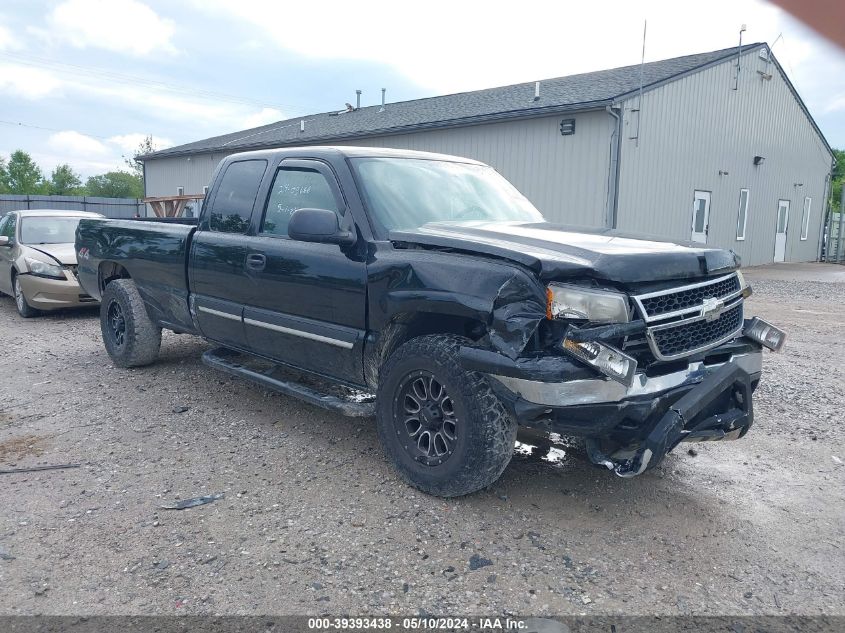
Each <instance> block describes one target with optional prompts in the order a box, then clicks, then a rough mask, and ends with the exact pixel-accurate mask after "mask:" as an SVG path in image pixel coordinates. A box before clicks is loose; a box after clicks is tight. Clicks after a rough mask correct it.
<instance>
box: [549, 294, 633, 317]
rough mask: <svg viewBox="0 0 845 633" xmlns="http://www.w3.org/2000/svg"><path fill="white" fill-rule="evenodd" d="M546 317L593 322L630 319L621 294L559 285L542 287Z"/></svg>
mask: <svg viewBox="0 0 845 633" xmlns="http://www.w3.org/2000/svg"><path fill="white" fill-rule="evenodd" d="M546 317H547V318H549V319H583V320H585V321H592V322H595V323H627V322H628V321H629V320H630V319H629V314H628V299H627V297H626V296H625V295H623V294H620V293H618V292H607V291H605V290H593V289H592V288H581V287H579V286H565V285H563V284H549V285H548V286H547V287H546Z"/></svg>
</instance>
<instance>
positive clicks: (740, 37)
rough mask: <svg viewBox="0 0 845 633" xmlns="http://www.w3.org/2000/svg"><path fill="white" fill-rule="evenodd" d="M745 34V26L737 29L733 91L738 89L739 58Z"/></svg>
mask: <svg viewBox="0 0 845 633" xmlns="http://www.w3.org/2000/svg"><path fill="white" fill-rule="evenodd" d="M743 33H745V25H744V24H743V25H742V26H741V27H739V48H737V51H736V76H735V77H734V90H737V89H739V58H740V57H742V34H743Z"/></svg>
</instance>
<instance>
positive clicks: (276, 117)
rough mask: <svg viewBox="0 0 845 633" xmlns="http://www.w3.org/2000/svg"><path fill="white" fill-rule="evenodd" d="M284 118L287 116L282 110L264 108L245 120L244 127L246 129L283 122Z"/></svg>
mask: <svg viewBox="0 0 845 633" xmlns="http://www.w3.org/2000/svg"><path fill="white" fill-rule="evenodd" d="M284 118H285V115H284V114H282V111H281V110H277V109H276V108H262V109H261V110H259V111H258V112H254V113H252V114H250V115H249V116H247V117H246V118H244V120H243V126H242V127H243V128H245V129H249V128H253V127H259V126H261V125H266V124H268V123H275V122H276V121H281V120H283V119H284Z"/></svg>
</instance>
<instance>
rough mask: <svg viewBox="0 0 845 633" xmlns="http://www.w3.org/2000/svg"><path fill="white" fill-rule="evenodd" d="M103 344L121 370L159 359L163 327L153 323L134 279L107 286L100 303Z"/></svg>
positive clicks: (121, 280)
mask: <svg viewBox="0 0 845 633" xmlns="http://www.w3.org/2000/svg"><path fill="white" fill-rule="evenodd" d="M100 329H101V330H102V333H103V344H104V345H105V347H106V351H107V352H108V353H109V356H110V357H111V359H112V361H113V362H114V364H115V365H117V366H118V367H141V366H142V365H149V364H150V363H152V362H155V360H156V359H157V358H158V352H159V349H160V348H161V328H160V327H158V326H157V325H156V324H155V323H153V321H152V319H150V315H149V314H147V308H146V306H145V305H144V300H143V299H141V295H140V294H138V288H137V287H136V286H135V282H134V281H132V280H131V279H116V280H114V281H112V282H111V283H109V285H108V286H106V290H105V292H103V298H102V300H101V302H100Z"/></svg>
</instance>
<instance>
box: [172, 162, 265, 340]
mask: <svg viewBox="0 0 845 633" xmlns="http://www.w3.org/2000/svg"><path fill="white" fill-rule="evenodd" d="M224 169H225V171H222V172H221V174H220V176H218V178H217V181H216V182H217V184H216V185H215V187H214V189H213V190H212V192H211V197H210V199H209V202H208V203H207V205H206V208H205V209H204V210H203V215H202V218H201V219H200V224H199V228H198V229H197V231H196V233H195V235H194V240H193V244H192V246H191V256H190V259H189V261H188V279H189V287H190V289H191V302H192V306H193V310H194V314H195V315H196V317H195V318H196V320H197V325H198V327H199V329H200V331H201V332H202V333H203V334H204V335H205V336H207V337H208V338H210V339H212V340H213V341H217V342H219V343H223V344H224V345H228V346H231V347H238V348H242V349H243V348H246V347H247V343H246V334H245V332H244V326H243V308H244V305H245V304H246V303H247V301H248V300H249V296H250V290H251V289H250V287H249V286H248V285H246V284H245V283H244V282H245V281H246V279H245V278H246V276H247V274H248V268H247V266H248V264H249V262H248V261H247V247H246V245H247V240H248V239H250V238H248V237H247V235H246V232H247V230H248V229H249V227H250V223H251V219H252V213H253V208H254V207H255V206H256V197H257V195H258V187H259V185H260V184H261V180H262V178H263V176H264V172H265V171H266V169H267V161H266V160H242V161H236V162H233V163H230V164H229V165H227V166H226V167H225V168H224Z"/></svg>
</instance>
